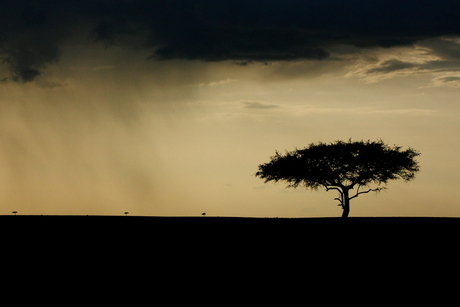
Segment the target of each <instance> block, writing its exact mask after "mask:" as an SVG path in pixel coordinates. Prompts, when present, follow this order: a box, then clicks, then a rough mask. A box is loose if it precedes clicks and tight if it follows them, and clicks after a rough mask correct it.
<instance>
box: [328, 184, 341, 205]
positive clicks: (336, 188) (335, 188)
mask: <svg viewBox="0 0 460 307" xmlns="http://www.w3.org/2000/svg"><path fill="white" fill-rule="evenodd" d="M325 187H326V191H329V190H337V191H339V194H340V198H339V197H336V198H334V200H338V201H339V202H340V204H339V205H338V206H342V208H343V192H342V190H340V188H338V187H334V186H333V187H328V186H327V185H325Z"/></svg>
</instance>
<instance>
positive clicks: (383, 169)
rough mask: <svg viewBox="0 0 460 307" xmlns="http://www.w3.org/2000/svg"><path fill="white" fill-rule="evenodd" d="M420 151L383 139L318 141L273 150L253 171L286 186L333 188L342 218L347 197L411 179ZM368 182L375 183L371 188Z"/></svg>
mask: <svg viewBox="0 0 460 307" xmlns="http://www.w3.org/2000/svg"><path fill="white" fill-rule="evenodd" d="M419 155H420V153H419V152H417V151H416V150H415V149H412V148H409V149H407V150H401V147H400V146H394V147H390V146H388V145H386V144H384V143H383V141H382V140H379V141H374V142H371V141H366V142H365V141H357V142H353V141H352V140H351V139H350V140H349V141H348V142H344V141H336V142H334V143H330V144H326V143H321V142H320V143H318V144H310V145H309V146H308V147H305V148H304V149H297V148H296V149H295V150H294V151H286V153H285V154H280V153H279V152H278V151H276V153H275V155H274V156H272V157H271V158H270V162H268V163H265V164H260V165H259V171H258V172H257V173H256V174H255V175H256V177H260V178H262V179H265V183H266V182H269V181H274V182H278V181H284V182H286V183H287V184H288V186H287V187H293V188H297V187H298V186H305V188H307V189H308V188H310V189H312V190H317V189H318V188H320V187H324V188H325V189H326V191H330V190H336V191H338V193H339V197H337V198H335V200H338V201H339V206H342V209H343V214H342V217H344V218H345V217H348V214H349V213H350V200H352V199H353V198H356V197H358V195H361V194H365V193H369V192H379V191H381V190H382V189H385V187H382V186H381V185H382V184H383V185H386V184H387V183H388V181H389V180H395V179H399V178H401V179H403V180H404V181H410V180H412V179H414V178H415V173H416V172H417V171H419V169H420V168H419V165H418V162H417V161H416V160H415V157H417V156H419ZM371 184H376V185H377V187H375V188H371V186H370V185H371ZM355 188H356V191H355V193H354V194H353V195H352V196H351V197H350V191H352V190H354V189H355Z"/></svg>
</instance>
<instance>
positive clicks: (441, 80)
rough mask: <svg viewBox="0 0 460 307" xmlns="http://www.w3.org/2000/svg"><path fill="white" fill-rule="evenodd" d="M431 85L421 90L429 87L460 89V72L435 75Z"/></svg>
mask: <svg viewBox="0 0 460 307" xmlns="http://www.w3.org/2000/svg"><path fill="white" fill-rule="evenodd" d="M434 75H435V77H434V78H433V79H432V80H431V83H430V84H428V85H425V86H421V88H429V87H454V88H460V72H440V73H435V74H434Z"/></svg>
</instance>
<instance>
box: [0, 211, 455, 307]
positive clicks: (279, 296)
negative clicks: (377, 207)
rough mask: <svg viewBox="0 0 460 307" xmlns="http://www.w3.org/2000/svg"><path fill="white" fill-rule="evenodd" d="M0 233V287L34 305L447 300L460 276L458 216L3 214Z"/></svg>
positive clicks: (264, 303)
mask: <svg viewBox="0 0 460 307" xmlns="http://www.w3.org/2000/svg"><path fill="white" fill-rule="evenodd" d="M0 230H1V235H2V246H1V247H2V249H1V251H2V258H1V259H2V262H1V263H2V265H3V268H4V270H3V271H4V272H7V271H8V272H10V273H9V274H10V275H8V274H7V275H2V277H3V280H4V281H5V282H6V284H8V285H9V287H10V289H6V290H4V293H5V294H6V293H8V294H9V295H10V296H11V297H14V298H16V297H19V294H20V295H21V297H29V298H32V299H33V302H35V303H39V301H40V300H43V301H44V302H45V301H46V302H49V301H50V300H51V301H52V298H55V299H57V300H59V302H61V301H60V300H61V298H62V299H65V300H66V302H67V301H69V302H70V301H72V302H74V303H75V302H77V303H78V302H80V303H85V304H86V303H87V302H88V301H91V302H92V303H93V304H99V305H107V304H113V303H116V304H122V305H128V304H129V305H130V306H131V305H140V304H143V302H145V300H147V301H148V302H154V301H156V302H159V301H160V300H166V301H167V302H168V303H170V304H174V305H177V304H181V305H182V304H184V303H186V304H191V303H194V302H195V301H196V302H205V303H206V302H208V303H210V302H211V303H213V304H214V303H215V304H217V305H222V304H227V303H234V304H239V305H241V302H244V303H245V304H250V305H257V306H259V305H261V304H262V305H266V304H271V305H273V304H275V305H283V306H286V305H288V306H289V305H294V304H297V303H298V302H299V299H300V300H304V299H305V298H308V300H309V301H311V302H313V301H316V300H317V299H320V300H322V301H323V302H325V303H326V302H332V301H336V302H341V303H343V302H345V301H348V298H350V299H351V298H353V301H354V302H356V298H358V300H359V297H362V298H366V300H368V299H369V297H371V298H370V299H372V302H379V303H385V302H388V303H390V302H393V301H395V300H397V301H398V302H401V303H402V302H404V301H405V296H407V299H408V300H407V302H410V303H412V304H413V303H415V302H419V303H424V302H425V300H426V295H432V296H436V297H437V300H438V299H439V297H442V298H447V299H449V300H451V299H452V298H450V296H449V295H448V293H456V290H455V291H454V290H451V287H453V286H455V285H456V284H457V283H456V282H455V280H456V277H457V275H458V273H459V270H458V268H457V267H458V259H459V257H458V256H459V254H460V252H459V248H458V241H459V240H458V237H459V234H460V219H458V218H348V219H347V220H342V219H340V218H305V219H284V218H279V219H276V218H227V217H210V216H205V217H201V216H200V217H135V216H117V217H113V216H112V217H109V216H0ZM452 281H453V282H452ZM437 288H440V289H442V291H443V292H442V294H440V295H438V294H437V292H436V291H437V290H436V289H437ZM11 289H12V290H13V291H19V292H21V293H19V294H18V295H13V294H12V293H14V292H10V290H11ZM411 289H414V291H416V293H411V292H410V291H412V290H411ZM136 299H139V301H137V303H136ZM290 299H292V301H291V303H289V302H290V301H289V300H290ZM140 300H142V301H140ZM210 300H211V301H210ZM216 300H217V301H216ZM294 300H295V301H294ZM331 300H332V301H331ZM133 302H135V303H133ZM296 302H297V303H296ZM437 303H439V301H437ZM328 304H329V303H328Z"/></svg>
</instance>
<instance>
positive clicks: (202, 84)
mask: <svg viewBox="0 0 460 307" xmlns="http://www.w3.org/2000/svg"><path fill="white" fill-rule="evenodd" d="M237 81H238V80H235V79H230V78H227V79H225V80H220V81H213V82H209V83H207V84H206V83H200V84H199V86H206V85H207V86H210V87H215V86H219V85H225V84H228V83H232V82H237Z"/></svg>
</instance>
